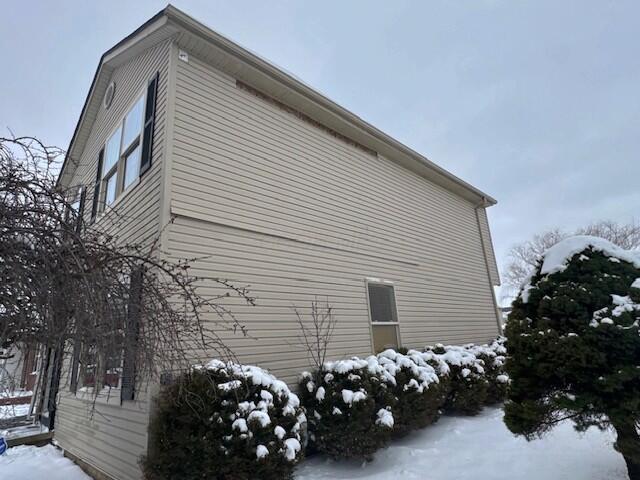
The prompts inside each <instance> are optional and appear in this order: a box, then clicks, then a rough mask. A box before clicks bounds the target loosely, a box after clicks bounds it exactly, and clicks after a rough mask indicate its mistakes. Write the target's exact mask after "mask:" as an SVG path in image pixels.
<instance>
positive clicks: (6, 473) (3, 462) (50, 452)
mask: <svg viewBox="0 0 640 480" xmlns="http://www.w3.org/2000/svg"><path fill="white" fill-rule="evenodd" d="M0 478H3V479H4V478H6V479H11V480H30V479H36V478H46V479H47V480H91V477H89V476H87V475H85V474H84V473H83V472H82V470H80V467H78V466H76V465H75V464H74V463H73V462H72V461H71V460H69V459H68V458H64V457H63V456H62V452H60V450H58V449H56V448H55V447H53V446H51V445H47V446H45V447H41V448H37V447H26V446H21V447H14V448H10V449H9V450H7V452H6V453H5V454H4V455H2V456H0Z"/></svg>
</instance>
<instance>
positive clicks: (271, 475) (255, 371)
mask: <svg viewBox="0 0 640 480" xmlns="http://www.w3.org/2000/svg"><path fill="white" fill-rule="evenodd" d="M305 422H306V418H305V415H304V413H303V409H302V408H301V407H300V401H299V399H298V397H297V396H296V395H295V394H294V393H292V392H291V391H290V390H289V388H288V387H287V385H286V384H285V383H284V382H282V381H280V380H277V379H276V378H275V377H274V376H273V375H271V374H270V373H268V372H266V371H265V370H262V369H261V368H258V367H253V366H245V365H238V364H234V363H224V362H221V361H218V360H212V361H211V362H209V364H207V365H206V366H205V367H199V368H195V369H194V370H193V371H192V372H189V373H187V374H184V375H183V376H182V377H180V378H179V379H178V381H177V382H176V383H174V384H172V385H170V386H168V387H164V388H163V390H162V391H161V393H160V395H159V398H158V402H157V406H156V410H155V413H154V415H153V417H152V419H151V423H150V425H149V451H148V456H147V457H146V458H144V459H143V460H142V466H143V470H144V474H145V478H147V479H149V480H169V479H176V478H180V479H181V480H189V479H203V478H206V479H215V480H223V479H224V480H231V479H232V480H249V479H258V478H259V479H261V480H272V479H274V480H275V479H288V478H291V476H292V472H293V469H294V467H295V465H296V463H297V462H298V461H300V459H301V458H302V455H303V451H302V450H303V449H302V443H303V439H302V438H301V431H302V430H303V428H304V424H305Z"/></svg>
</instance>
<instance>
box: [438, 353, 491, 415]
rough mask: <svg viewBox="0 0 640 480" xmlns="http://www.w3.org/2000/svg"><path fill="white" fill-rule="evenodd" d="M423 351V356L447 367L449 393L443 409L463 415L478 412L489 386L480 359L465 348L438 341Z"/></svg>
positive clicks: (485, 398) (485, 399)
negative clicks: (438, 342) (424, 354)
mask: <svg viewBox="0 0 640 480" xmlns="http://www.w3.org/2000/svg"><path fill="white" fill-rule="evenodd" d="M425 353H426V354H427V356H426V357H425V358H426V359H431V361H432V362H435V363H437V364H439V365H440V364H442V363H445V364H446V365H447V367H448V369H449V394H448V396H447V400H446V402H445V405H444V408H445V410H448V411H451V412H454V413H462V414H465V415H475V414H477V413H478V412H480V410H482V407H483V406H484V404H485V403H486V401H487V391H488V388H489V382H488V381H487V378H486V376H485V368H484V361H483V360H482V359H480V358H477V357H476V356H475V355H474V354H473V353H472V352H471V351H470V350H469V349H467V348H465V347H461V346H457V345H446V346H445V345H442V344H438V345H436V346H434V347H427V348H426V350H425ZM440 368H442V367H440Z"/></svg>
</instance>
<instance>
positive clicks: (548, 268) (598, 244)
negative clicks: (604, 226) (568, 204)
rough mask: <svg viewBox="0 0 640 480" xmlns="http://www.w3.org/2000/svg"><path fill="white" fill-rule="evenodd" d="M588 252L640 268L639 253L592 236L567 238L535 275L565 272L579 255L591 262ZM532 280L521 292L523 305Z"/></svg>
mask: <svg viewBox="0 0 640 480" xmlns="http://www.w3.org/2000/svg"><path fill="white" fill-rule="evenodd" d="M587 250H589V251H591V252H599V253H602V254H603V255H604V256H605V257H608V259H609V261H612V262H620V261H625V262H628V263H630V264H632V265H633V266H634V267H635V268H640V252H639V251H636V250H625V249H623V248H621V247H619V246H617V245H614V244H613V243H611V242H610V241H608V240H605V239H604V238H600V237H593V236H590V235H575V236H573V237H569V238H565V239H564V240H561V241H560V242H558V243H556V244H555V245H554V246H552V247H551V248H549V249H548V250H547V251H546V252H545V254H544V257H543V258H542V259H541V262H542V263H541V264H540V266H539V269H538V271H537V272H534V273H537V275H538V276H540V277H547V276H549V275H551V274H554V273H558V272H563V271H565V270H566V269H567V267H568V265H569V263H570V261H571V260H572V258H573V257H574V256H576V255H578V254H580V257H579V260H580V261H585V260H589V259H590V258H591V257H590V256H589V255H586V254H584V253H582V252H585V251H587ZM532 280H533V278H529V280H527V281H526V282H525V285H524V286H523V287H522V290H521V291H520V295H519V298H520V299H521V300H522V302H523V303H527V302H528V301H529V295H530V290H531V284H532Z"/></svg>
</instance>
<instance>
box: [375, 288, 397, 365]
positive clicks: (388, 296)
mask: <svg viewBox="0 0 640 480" xmlns="http://www.w3.org/2000/svg"><path fill="white" fill-rule="evenodd" d="M367 294H368V298H369V315H370V319H371V334H372V336H373V350H374V353H379V352H381V351H383V350H386V349H388V348H393V349H397V348H398V347H399V346H400V342H399V340H398V312H397V309H396V296H395V290H394V287H393V285H391V284H388V283H374V282H368V283H367Z"/></svg>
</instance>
